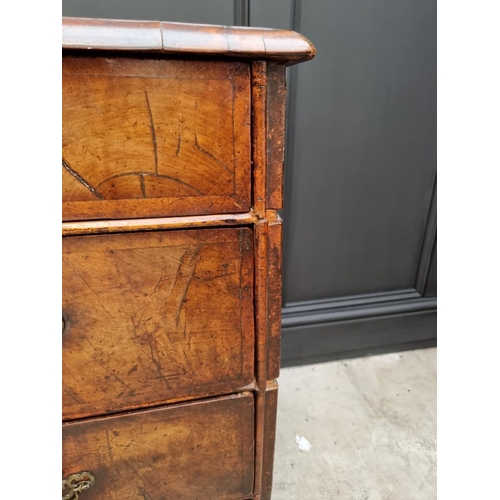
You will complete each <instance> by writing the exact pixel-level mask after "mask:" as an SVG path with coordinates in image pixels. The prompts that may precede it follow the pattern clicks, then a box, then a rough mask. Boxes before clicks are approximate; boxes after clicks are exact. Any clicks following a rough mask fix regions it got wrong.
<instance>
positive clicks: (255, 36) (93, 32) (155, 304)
mask: <svg viewBox="0 0 500 500" xmlns="http://www.w3.org/2000/svg"><path fill="white" fill-rule="evenodd" d="M313 56H314V48H313V47H312V45H311V44H310V43H309V42H308V41H307V40H306V39H304V38H303V37H301V36H300V35H298V34H296V33H293V32H286V31H277V30H265V29H250V28H227V27H216V26H202V25H188V24H179V23H159V22H134V21H110V20H108V21H102V20H90V19H70V18H66V19H63V65H62V73H63V148H62V150H63V159H62V175H63V182H62V196H63V200H62V216H63V247H62V248H63V255H62V259H63V321H62V325H63V498H65V499H77V498H81V500H103V499H106V500H108V499H109V500H111V499H116V500H136V499H137V500H167V499H175V500H194V499H203V500H212V499H235V500H239V499H250V498H256V499H268V498H270V496H271V485H272V466H273V451H274V434H275V423H276V405H277V383H276V379H277V377H278V374H279V352H280V310H281V220H280V218H279V217H278V215H277V210H278V209H280V208H281V205H282V169H283V142H284V123H285V121H284V116H285V66H286V65H288V64H294V63H297V62H300V61H305V60H308V59H310V58H312V57H313Z"/></svg>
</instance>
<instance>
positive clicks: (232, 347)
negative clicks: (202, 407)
mask: <svg viewBox="0 0 500 500" xmlns="http://www.w3.org/2000/svg"><path fill="white" fill-rule="evenodd" d="M253 313H254V306H253V232H252V230H251V229H249V228H223V229H203V230H199V229H192V230H172V231H158V232H144V233H130V234H103V235H98V236H96V235H89V236H70V237H66V238H64V239H63V320H64V327H63V328H64V329H63V417H64V418H65V419H73V418H80V417H84V416H90V415H96V414H102V413H107V412H114V411H119V410H125V409H131V408H138V407H140V406H148V405H151V404H158V403H160V402H165V401H175V400H179V399H181V398H187V397H195V396H204V395H210V394H213V395H215V394H220V393H229V392H232V391H235V390H237V389H240V388H242V387H244V386H246V385H248V384H249V383H251V382H252V381H253V379H254V320H253Z"/></svg>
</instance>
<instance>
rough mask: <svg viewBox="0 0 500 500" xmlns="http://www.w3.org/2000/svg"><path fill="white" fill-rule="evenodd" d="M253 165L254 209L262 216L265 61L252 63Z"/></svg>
mask: <svg viewBox="0 0 500 500" xmlns="http://www.w3.org/2000/svg"><path fill="white" fill-rule="evenodd" d="M251 74H252V166H253V170H252V173H253V209H254V210H255V213H256V214H257V216H258V217H260V218H262V217H264V216H265V212H266V165H267V147H266V108H267V75H266V63H265V61H254V62H253V63H252V71H251Z"/></svg>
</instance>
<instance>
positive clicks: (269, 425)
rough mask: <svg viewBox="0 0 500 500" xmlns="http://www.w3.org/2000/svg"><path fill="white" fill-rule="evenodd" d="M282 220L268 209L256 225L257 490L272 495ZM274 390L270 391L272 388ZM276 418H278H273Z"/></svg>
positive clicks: (278, 361)
mask: <svg viewBox="0 0 500 500" xmlns="http://www.w3.org/2000/svg"><path fill="white" fill-rule="evenodd" d="M281 223H282V221H281V219H280V218H279V217H278V215H277V213H276V211H274V210H268V211H267V212H266V218H265V219H261V220H259V221H258V222H257V224H256V226H255V321H256V338H255V340H256V355H257V359H256V381H257V386H258V394H257V395H256V439H255V441H256V448H255V470H256V474H255V482H254V493H255V494H256V495H261V496H262V498H263V499H264V498H266V499H268V498H270V494H271V489H272V464H273V459H272V457H273V453H274V432H275V419H276V402H277V384H276V383H275V381H274V379H275V378H277V377H278V375H279V363H280V343H281V325H280V320H281V279H282V277H281V259H282V255H281V250H282V249H281V240H282V230H281ZM271 390H272V391H274V392H273V393H269V394H268V391H271ZM273 419H274V421H273Z"/></svg>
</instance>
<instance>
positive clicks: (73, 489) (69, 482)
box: [62, 472, 95, 500]
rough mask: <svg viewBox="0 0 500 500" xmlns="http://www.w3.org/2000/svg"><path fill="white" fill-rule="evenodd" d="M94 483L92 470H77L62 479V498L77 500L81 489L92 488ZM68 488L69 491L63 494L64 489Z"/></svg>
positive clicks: (63, 499) (64, 499)
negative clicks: (75, 472)
mask: <svg viewBox="0 0 500 500" xmlns="http://www.w3.org/2000/svg"><path fill="white" fill-rule="evenodd" d="M94 484H95V476H94V474H92V472H79V473H77V474H71V475H70V476H68V477H67V478H66V479H63V481H62V491H63V497H62V500H78V498H79V497H80V493H81V492H82V491H85V490H88V489H89V488H92V486H94ZM65 489H67V490H69V493H66V494H64V490H65Z"/></svg>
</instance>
